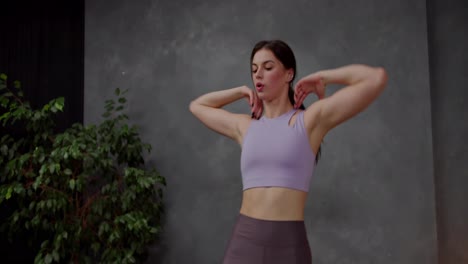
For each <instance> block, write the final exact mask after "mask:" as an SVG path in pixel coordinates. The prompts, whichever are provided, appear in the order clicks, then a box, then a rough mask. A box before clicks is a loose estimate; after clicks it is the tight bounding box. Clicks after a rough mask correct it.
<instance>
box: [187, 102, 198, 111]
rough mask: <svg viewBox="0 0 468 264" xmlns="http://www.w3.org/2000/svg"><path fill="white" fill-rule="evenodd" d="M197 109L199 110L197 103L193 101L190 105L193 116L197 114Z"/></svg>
mask: <svg viewBox="0 0 468 264" xmlns="http://www.w3.org/2000/svg"><path fill="white" fill-rule="evenodd" d="M196 108H197V103H196V102H195V100H193V101H191V102H190V104H189V111H190V112H191V113H192V114H195V110H196Z"/></svg>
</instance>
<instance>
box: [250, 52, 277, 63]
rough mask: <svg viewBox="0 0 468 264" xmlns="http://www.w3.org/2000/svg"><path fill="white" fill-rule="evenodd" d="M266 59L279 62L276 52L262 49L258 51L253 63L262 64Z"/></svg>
mask: <svg viewBox="0 0 468 264" xmlns="http://www.w3.org/2000/svg"><path fill="white" fill-rule="evenodd" d="M266 61H274V62H277V61H278V59H276V57H275V54H273V52H271V51H270V50H268V49H261V50H259V51H257V52H256V53H255V55H254V57H253V59H252V64H262V63H264V62H266Z"/></svg>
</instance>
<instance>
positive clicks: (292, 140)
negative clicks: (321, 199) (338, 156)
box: [241, 109, 315, 192]
mask: <svg viewBox="0 0 468 264" xmlns="http://www.w3.org/2000/svg"><path fill="white" fill-rule="evenodd" d="M295 112H296V110H295V109H292V110H290V111H289V112H287V113H284V114H282V115H280V116H278V117H276V118H267V117H265V116H263V117H261V118H260V119H259V120H255V119H253V120H252V121H251V123H250V126H249V128H248V129H247V131H246V133H245V136H244V139H243V143H242V152H241V172H242V184H243V190H246V189H249V188H254V187H271V186H276V187H285V188H291V189H296V190H301V191H304V192H308V191H309V184H310V180H311V178H312V175H313V173H314V168H315V153H314V152H313V151H312V149H311V147H310V143H309V137H308V135H307V132H306V129H305V126H304V111H300V112H299V113H298V114H297V116H296V121H295V122H294V125H292V126H290V125H289V124H288V123H289V120H290V119H291V117H292V116H293V115H294V113H295Z"/></svg>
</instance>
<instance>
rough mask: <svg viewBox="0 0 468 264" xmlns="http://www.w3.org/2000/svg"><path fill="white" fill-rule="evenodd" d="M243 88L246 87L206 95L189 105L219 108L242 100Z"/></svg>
mask: <svg viewBox="0 0 468 264" xmlns="http://www.w3.org/2000/svg"><path fill="white" fill-rule="evenodd" d="M245 88H246V87H244V86H239V87H235V88H231V89H227V90H221V91H215V92H211V93H207V94H204V95H202V96H200V97H198V98H197V99H195V100H193V101H192V103H191V105H192V106H193V105H203V106H208V107H215V108H221V107H223V106H225V105H227V104H230V103H232V102H235V101H237V100H239V99H241V98H243V97H244V93H243V89H245Z"/></svg>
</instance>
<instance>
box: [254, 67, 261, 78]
mask: <svg viewBox="0 0 468 264" xmlns="http://www.w3.org/2000/svg"><path fill="white" fill-rule="evenodd" d="M254 75H255V76H254V77H255V79H262V77H263V70H261V69H257V71H256V72H255V74H254Z"/></svg>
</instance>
